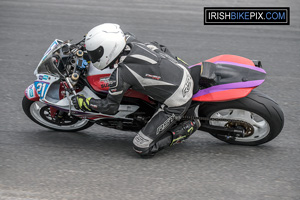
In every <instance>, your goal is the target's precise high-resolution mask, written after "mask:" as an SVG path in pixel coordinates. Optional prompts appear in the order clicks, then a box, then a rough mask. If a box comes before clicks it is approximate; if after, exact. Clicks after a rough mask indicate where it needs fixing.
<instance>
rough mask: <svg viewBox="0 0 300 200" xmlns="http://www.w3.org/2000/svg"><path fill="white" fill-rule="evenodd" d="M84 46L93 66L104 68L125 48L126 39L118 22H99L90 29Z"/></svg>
mask: <svg viewBox="0 0 300 200" xmlns="http://www.w3.org/2000/svg"><path fill="white" fill-rule="evenodd" d="M85 45H86V46H85V47H86V50H87V52H88V55H89V57H90V59H91V61H92V63H93V65H94V66H95V67H97V68H98V69H100V70H102V69H104V68H106V67H107V66H108V65H109V64H110V63H111V62H112V61H113V60H114V59H115V58H116V57H117V56H118V55H119V54H120V53H121V52H122V51H123V49H124V48H125V45H126V41H125V36H124V33H123V31H122V30H121V29H120V26H119V25H118V24H109V23H105V24H101V25H99V26H96V27H94V28H93V29H91V30H90V31H89V32H88V34H87V35H86V38H85Z"/></svg>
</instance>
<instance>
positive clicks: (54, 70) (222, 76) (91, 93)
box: [22, 39, 284, 145]
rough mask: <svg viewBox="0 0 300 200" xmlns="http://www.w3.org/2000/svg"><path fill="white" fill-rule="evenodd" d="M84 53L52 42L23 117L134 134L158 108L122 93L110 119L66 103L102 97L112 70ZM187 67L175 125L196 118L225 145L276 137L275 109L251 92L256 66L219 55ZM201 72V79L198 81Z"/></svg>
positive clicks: (258, 77) (257, 78)
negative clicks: (186, 94) (188, 89)
mask: <svg viewBox="0 0 300 200" xmlns="http://www.w3.org/2000/svg"><path fill="white" fill-rule="evenodd" d="M85 54H86V51H85V48H84V40H82V41H80V42H78V43H76V44H71V43H70V41H61V40H58V39H56V40H55V41H54V42H53V43H52V44H51V45H50V47H49V48H48V49H47V51H46V52H45V54H44V56H43V57H42V59H41V61H40V62H39V64H38V66H37V68H36V69H35V71H34V75H36V77H37V79H36V80H35V81H34V83H32V84H31V85H29V86H28V87H27V89H26V90H25V96H24V98H23V101H22V107H23V110H24V112H25V114H26V115H27V116H28V117H29V118H30V119H31V120H32V121H34V122H35V123H37V124H39V125H41V126H44V127H46V128H49V129H53V130H56V131H80V130H84V129H87V128H89V127H90V126H92V125H94V124H98V125H101V126H105V127H110V128H115V129H119V130H129V131H137V130H140V129H141V128H142V127H143V126H145V124H146V123H147V122H148V121H149V120H150V118H151V116H152V115H153V114H154V113H155V112H156V110H157V109H158V108H159V107H160V104H159V103H158V102H156V101H154V100H153V99H151V97H149V96H147V95H144V94H142V93H139V92H137V91H134V90H132V89H129V90H128V91H127V92H126V93H125V95H124V97H123V100H122V102H121V105H120V107H119V110H118V113H117V114H115V115H107V114H102V113H96V112H88V111H86V112H83V111H81V110H76V109H75V108H74V106H73V104H72V102H71V98H72V96H73V95H76V94H83V95H84V96H86V97H93V98H95V99H99V98H105V97H106V95H107V94H108V89H109V77H110V74H111V73H112V72H113V70H114V69H113V68H106V69H104V70H98V69H97V68H95V67H94V66H93V65H92V64H91V63H87V60H88V59H86V57H85ZM188 68H189V69H190V72H191V75H192V78H193V80H194V83H195V84H194V85H195V86H194V95H193V99H192V100H193V101H192V104H191V106H190V108H189V110H188V111H187V113H186V114H185V116H183V117H182V118H181V119H180V120H185V119H192V118H196V119H199V120H200V121H201V127H200V130H202V131H205V132H208V133H210V134H211V135H213V136H214V137H216V138H218V139H220V140H222V141H225V142H227V143H231V144H241V145H259V144H263V143H266V142H268V141H270V140H272V139H274V138H275V137H276V136H277V135H278V134H279V133H280V132H281V130H282V128H283V125H284V115H283V112H282V110H281V108H280V107H279V106H278V104H277V103H276V102H275V101H274V100H273V99H271V98H270V97H268V96H267V95H265V94H263V93H261V92H259V91H256V90H254V89H255V88H256V87H257V86H259V85H260V84H262V83H263V82H264V80H265V76H266V72H265V70H264V69H262V65H261V62H260V61H255V60H250V59H248V58H244V57H240V56H236V55H220V56H216V57H213V58H211V59H208V60H206V61H205V62H202V63H198V64H196V65H192V66H189V67H188ZM203 69H205V73H206V74H202V75H201V76H200V73H202V71H203ZM154 78H155V77H154ZM178 123H179V121H178Z"/></svg>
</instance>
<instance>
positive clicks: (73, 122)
mask: <svg viewBox="0 0 300 200" xmlns="http://www.w3.org/2000/svg"><path fill="white" fill-rule="evenodd" d="M22 107H23V110H24V112H25V114H26V115H27V116H28V117H29V118H30V119H31V120H32V121H34V122H35V123H37V124H39V125H41V126H43V127H46V128H50V129H53V130H57V131H66V132H67V131H80V130H83V129H86V128H89V127H90V126H92V125H93V124H94V123H92V122H90V121H89V120H87V119H80V118H78V117H75V116H69V115H68V113H63V114H62V115H61V116H60V118H59V119H58V118H57V117H52V116H51V114H50V107H49V106H48V105H46V104H44V103H42V102H39V101H30V100H28V99H27V98H26V96H24V98H23V101H22Z"/></svg>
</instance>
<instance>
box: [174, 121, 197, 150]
mask: <svg viewBox="0 0 300 200" xmlns="http://www.w3.org/2000/svg"><path fill="white" fill-rule="evenodd" d="M200 126H201V123H200V121H199V120H198V119H194V120H189V121H183V122H181V123H180V124H179V125H178V126H176V127H175V128H174V129H172V130H170V131H171V133H172V136H173V138H172V142H171V144H170V146H173V145H174V144H179V143H181V142H182V141H183V140H186V139H188V138H189V137H190V136H191V135H192V134H193V133H194V132H195V131H196V130H198V128H200Z"/></svg>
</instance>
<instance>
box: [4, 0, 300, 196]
mask: <svg viewBox="0 0 300 200" xmlns="http://www.w3.org/2000/svg"><path fill="white" fill-rule="evenodd" d="M209 6H211V7H280V6H281V7H290V12H291V15H290V16H291V18H290V25H288V26H279V25H274V26H270V25H269V26H268V25H261V26H259V25H257V26H254V25H249V26H246V25H244V26H237V25H227V26H224V25H222V26H221V25H214V26H207V25H206V26H204V25H203V8H204V7H209ZM106 22H110V23H117V24H120V26H121V28H122V29H123V30H124V31H129V32H131V33H133V34H135V35H136V36H137V38H138V39H140V40H141V41H145V42H146V41H157V42H159V43H162V44H164V45H166V46H168V47H169V49H170V50H171V51H172V52H173V53H174V54H175V55H177V56H179V57H180V58H182V59H183V60H185V61H186V62H188V63H189V64H191V65H192V64H195V63H198V62H201V61H204V60H206V59H209V58H211V57H214V56H217V55H220V54H235V55H239V56H244V57H247V58H250V59H256V60H261V61H262V65H263V68H264V69H265V70H266V71H267V73H268V75H267V79H266V81H265V82H264V83H263V85H261V86H260V87H259V88H258V90H260V91H262V92H264V93H266V94H267V95H269V96H270V97H272V98H273V99H274V100H275V101H276V102H278V104H279V105H280V106H281V108H282V109H283V110H284V113H285V127H284V129H283V130H282V133H281V134H280V135H279V136H278V137H277V138H276V139H274V140H273V141H271V142H269V143H267V144H264V145H261V146H258V147H245V146H236V145H228V144H226V143H223V142H221V141H219V140H217V139H215V138H213V137H212V136H210V135H209V134H207V133H204V132H200V131H198V132H196V133H195V134H194V135H193V136H192V137H191V138H190V139H189V140H187V141H186V142H185V143H184V144H181V145H177V146H175V147H173V148H170V149H167V150H165V151H162V152H161V153H159V154H157V155H156V156H155V157H154V158H153V159H141V158H139V157H138V156H137V155H136V154H135V152H134V151H133V150H132V139H133V137H134V136H135V133H133V132H121V131H116V130H112V129H107V128H102V127H100V126H97V125H95V126H93V127H91V128H90V129H87V130H85V131H81V132H78V133H63V132H55V131H51V130H48V129H45V128H43V127H41V126H38V125H36V124H35V123H33V122H32V121H31V120H30V119H28V118H27V117H26V115H25V114H24V113H23V110H22V107H21V101H22V98H23V95H24V90H25V89H26V87H27V86H28V85H30V84H31V83H32V82H33V81H34V80H35V76H34V75H33V71H34V70H35V67H36V66H37V64H38V62H39V61H40V59H41V57H42V56H43V54H44V52H45V50H46V49H47V48H48V46H49V45H50V44H51V43H52V41H53V40H54V39H61V40H67V39H72V41H73V42H74V43H75V42H77V41H79V40H81V39H82V37H83V36H84V35H85V34H86V33H87V32H88V31H89V30H90V29H91V28H93V27H94V26H96V25H98V24H101V23H106ZM0 43H1V49H0V62H1V67H0V69H1V73H0V81H1V87H0V93H1V101H0V103H1V107H0V112H1V118H0V199H4V200H8V199H9V200H11V199H12V200H23V199H24V200H25V199H26V200H28V199H30V200H35V199H51V200H52V199H72V200H73V199H87V200H91V199H97V200H98V199H131V200H135V199H180V200H182V199H205V200H206V199H218V200H219V199H239V200H240V199H274V200H275V199H276V200H277V199H280V200H281V199H294V200H296V199H300V192H299V191H300V186H299V185H300V157H299V155H300V135H299V128H300V126H299V124H300V120H299V119H300V118H299V113H300V106H299V103H300V100H299V99H300V92H299V88H298V86H299V84H300V78H299V77H300V70H299V68H300V58H299V57H300V55H299V52H300V3H299V1H298V0H289V1H283V0H281V1H280V0H263V1H259V0H254V1H245V0H234V1H229V0H219V1H218V0H211V1H198V0H186V1H181V0H152V1H142V0H130V1H121V0H110V1H98V0H86V1H79V0H65V1H59V0H52V1H46V0H1V1H0Z"/></svg>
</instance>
